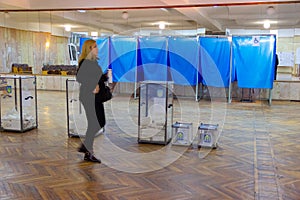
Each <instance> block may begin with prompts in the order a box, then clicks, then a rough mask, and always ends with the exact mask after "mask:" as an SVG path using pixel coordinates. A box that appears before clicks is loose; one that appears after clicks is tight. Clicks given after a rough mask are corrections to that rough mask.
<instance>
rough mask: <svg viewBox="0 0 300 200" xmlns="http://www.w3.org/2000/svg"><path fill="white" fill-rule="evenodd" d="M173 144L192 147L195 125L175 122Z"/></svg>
mask: <svg viewBox="0 0 300 200" xmlns="http://www.w3.org/2000/svg"><path fill="white" fill-rule="evenodd" d="M172 128H173V131H172V144H173V145H182V146H190V145H191V144H192V142H193V140H192V137H193V123H183V122H175V123H174V124H173V125H172Z"/></svg>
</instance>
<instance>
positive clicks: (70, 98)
mask: <svg viewBox="0 0 300 200" xmlns="http://www.w3.org/2000/svg"><path fill="white" fill-rule="evenodd" d="M79 86H80V84H79V83H78V82H77V81H76V80H75V79H67V80H66V99H67V128H68V137H84V136H85V131H86V129H87V120H86V116H85V111H84V108H83V106H82V104H81V103H80V101H79Z"/></svg>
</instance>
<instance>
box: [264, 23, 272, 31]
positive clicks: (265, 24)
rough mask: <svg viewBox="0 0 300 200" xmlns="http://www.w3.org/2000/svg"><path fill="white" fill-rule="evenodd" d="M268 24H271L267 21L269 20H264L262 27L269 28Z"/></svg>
mask: <svg viewBox="0 0 300 200" xmlns="http://www.w3.org/2000/svg"><path fill="white" fill-rule="evenodd" d="M270 26H271V25H270V22H269V21H265V22H264V28H265V29H268V28H270Z"/></svg>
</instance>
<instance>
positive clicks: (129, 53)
mask: <svg viewBox="0 0 300 200" xmlns="http://www.w3.org/2000/svg"><path fill="white" fill-rule="evenodd" d="M110 44H111V45H110V61H111V64H110V67H111V69H112V72H113V82H135V75H136V72H135V71H136V67H137V41H136V38H134V37H113V38H111V43H110Z"/></svg>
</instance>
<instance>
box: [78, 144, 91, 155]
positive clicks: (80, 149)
mask: <svg viewBox="0 0 300 200" xmlns="http://www.w3.org/2000/svg"><path fill="white" fill-rule="evenodd" d="M78 152H80V153H87V152H89V151H88V150H87V149H86V148H85V146H84V145H83V144H82V145H81V146H80V147H79V148H78Z"/></svg>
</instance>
